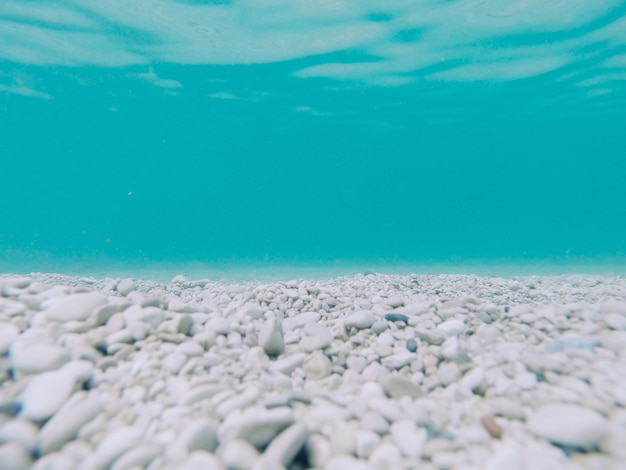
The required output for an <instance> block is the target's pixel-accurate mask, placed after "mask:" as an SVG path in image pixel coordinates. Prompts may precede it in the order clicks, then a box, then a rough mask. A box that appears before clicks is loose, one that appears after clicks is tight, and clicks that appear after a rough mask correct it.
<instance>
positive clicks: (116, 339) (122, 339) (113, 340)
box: [104, 328, 135, 346]
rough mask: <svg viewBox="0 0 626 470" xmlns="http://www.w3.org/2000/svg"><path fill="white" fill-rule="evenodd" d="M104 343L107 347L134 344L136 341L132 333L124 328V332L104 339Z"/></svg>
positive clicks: (118, 332)
mask: <svg viewBox="0 0 626 470" xmlns="http://www.w3.org/2000/svg"><path fill="white" fill-rule="evenodd" d="M104 341H105V343H106V345H107V346H111V345H112V344H117V343H124V344H132V343H133V342H134V341H135V338H134V337H133V333H132V331H130V330H129V329H128V328H124V329H123V330H120V331H116V332H115V333H111V334H110V335H108V336H107V337H106V338H105V339H104Z"/></svg>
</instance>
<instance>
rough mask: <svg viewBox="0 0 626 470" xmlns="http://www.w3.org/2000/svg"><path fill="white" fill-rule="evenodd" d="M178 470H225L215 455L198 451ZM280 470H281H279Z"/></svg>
mask: <svg viewBox="0 0 626 470" xmlns="http://www.w3.org/2000/svg"><path fill="white" fill-rule="evenodd" d="M176 470H225V469H224V465H223V464H222V462H221V461H220V460H219V459H218V458H217V457H216V456H215V455H213V454H211V453H209V452H206V451H204V450H196V451H194V452H192V453H191V455H189V458H188V459H187V461H186V462H185V463H184V464H183V465H181V466H180V467H179V468H177V469H176ZM277 470H280V469H277Z"/></svg>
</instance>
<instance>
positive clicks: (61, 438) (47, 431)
mask: <svg viewBox="0 0 626 470" xmlns="http://www.w3.org/2000/svg"><path fill="white" fill-rule="evenodd" d="M101 409H102V405H101V403H100V400H99V399H98V398H97V397H95V396H88V395H87V394H86V393H85V392H76V393H74V395H72V397H71V398H70V399H69V400H68V401H67V402H66V403H65V404H64V405H63V407H62V408H61V409H60V410H59V411H58V412H57V413H56V414H55V415H54V416H53V417H52V418H50V420H48V421H47V422H46V423H45V424H44V425H43V427H42V428H41V430H40V431H39V435H38V438H37V450H38V452H39V453H40V454H42V455H45V454H48V453H50V452H54V451H55V450H58V449H60V448H61V446H63V444H65V443H66V442H68V441H70V440H72V439H73V438H74V437H75V436H76V434H77V433H78V430H79V429H80V428H81V427H82V426H83V425H84V424H85V423H88V422H89V421H91V420H92V419H93V418H94V417H95V416H96V415H97V414H98V413H99V412H100V410H101Z"/></svg>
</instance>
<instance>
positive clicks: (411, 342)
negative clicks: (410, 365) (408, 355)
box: [406, 338, 417, 353]
mask: <svg viewBox="0 0 626 470" xmlns="http://www.w3.org/2000/svg"><path fill="white" fill-rule="evenodd" d="M406 348H407V349H408V350H409V352H412V353H414V352H415V351H417V341H415V338H409V339H407V340H406Z"/></svg>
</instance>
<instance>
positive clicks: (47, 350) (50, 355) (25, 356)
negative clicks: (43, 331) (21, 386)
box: [11, 344, 70, 374]
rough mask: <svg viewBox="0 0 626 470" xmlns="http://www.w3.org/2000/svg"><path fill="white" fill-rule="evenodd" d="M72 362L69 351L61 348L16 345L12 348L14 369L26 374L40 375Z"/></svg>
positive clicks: (44, 345)
mask: <svg viewBox="0 0 626 470" xmlns="http://www.w3.org/2000/svg"><path fill="white" fill-rule="evenodd" d="M69 360H70V355H69V353H68V351H66V350H65V349H64V348H62V347H60V346H53V345H50V344H35V345H31V346H23V345H21V344H14V345H13V347H12V348H11V363H12V365H13V368H14V369H16V370H17V371H19V372H21V373H25V374H39V373H41V372H46V371H50V370H54V369H58V368H59V367H61V366H62V365H63V364H65V363H66V362H68V361H69Z"/></svg>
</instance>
